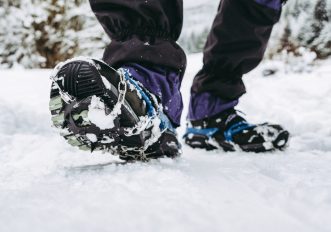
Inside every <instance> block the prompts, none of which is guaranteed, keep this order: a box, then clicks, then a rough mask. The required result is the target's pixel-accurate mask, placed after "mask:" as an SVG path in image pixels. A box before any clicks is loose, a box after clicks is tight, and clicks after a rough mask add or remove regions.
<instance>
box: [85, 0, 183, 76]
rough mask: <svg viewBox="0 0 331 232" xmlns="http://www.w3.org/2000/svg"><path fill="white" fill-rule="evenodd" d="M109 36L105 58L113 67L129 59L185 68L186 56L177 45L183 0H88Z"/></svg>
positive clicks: (174, 68) (135, 61)
mask: <svg viewBox="0 0 331 232" xmlns="http://www.w3.org/2000/svg"><path fill="white" fill-rule="evenodd" d="M90 4H91V7H92V10H93V12H94V13H95V15H96V17H97V18H98V20H99V21H100V23H101V25H102V26H103V28H104V29H105V31H106V33H107V34H108V35H109V37H110V38H111V39H112V42H111V43H110V45H109V46H108V47H107V49H106V51H105V53H104V60H105V61H106V62H107V63H108V64H110V65H112V66H115V67H120V66H121V65H122V64H126V63H129V62H131V63H132V62H133V63H139V64H144V63H146V64H155V65H162V66H165V67H169V68H171V69H173V70H177V71H180V72H182V73H183V72H184V71H185V67H186V56H185V54H184V52H183V50H182V49H181V48H180V47H179V46H178V45H177V44H176V42H175V41H176V40H177V39H178V37H179V35H180V33H181V30H182V24H183V2H182V0H153V1H146V0H135V1H133V0H131V1H130V0H90Z"/></svg>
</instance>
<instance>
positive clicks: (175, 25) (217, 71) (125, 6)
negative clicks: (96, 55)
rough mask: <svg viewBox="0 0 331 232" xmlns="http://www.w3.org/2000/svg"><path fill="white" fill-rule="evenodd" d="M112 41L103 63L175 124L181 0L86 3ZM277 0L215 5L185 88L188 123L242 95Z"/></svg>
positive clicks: (226, 0) (275, 16)
mask: <svg viewBox="0 0 331 232" xmlns="http://www.w3.org/2000/svg"><path fill="white" fill-rule="evenodd" d="M90 4H91V8H92V10H93V11H94V13H95V15H96V17H97V18H98V20H99V22H100V23H101V25H102V26H103V28H104V30H105V31H106V33H107V34H108V35H109V37H110V38H111V40H112V42H111V43H110V44H109V46H108V47H107V48H106V50H105V52H104V56H103V59H104V60H105V61H106V62H107V63H108V64H110V65H111V66H114V67H115V68H116V67H117V68H118V67H122V66H125V67H127V68H129V69H130V71H131V73H134V74H133V76H134V77H135V78H136V79H137V80H138V81H140V82H141V83H142V84H143V85H144V86H145V87H146V88H147V89H148V90H149V91H151V92H152V93H154V94H155V95H157V96H158V97H160V99H161V101H162V104H163V106H165V107H164V110H165V112H166V113H167V114H168V116H169V117H170V119H171V120H172V122H173V123H174V124H175V125H179V123H180V116H181V112H182V106H183V103H182V99H181V95H180V90H179V89H180V85H181V81H182V77H183V75H184V72H185V68H186V56H185V53H184V52H183V50H182V49H181V47H180V46H179V45H178V44H177V43H176V40H177V39H178V38H179V35H180V33H181V29H182V24H183V2H182V0H153V1H146V0H135V1H133V0H131V1H130V0H90ZM281 5H282V3H281V0H221V2H220V5H219V8H218V12H217V15H216V17H215V20H214V23H213V25H212V28H211V31H210V34H209V36H208V39H207V43H206V45H205V48H204V58H203V67H202V69H201V70H200V71H199V72H198V74H197V75H196V77H195V78H194V82H193V86H192V89H191V100H190V109H189V116H188V118H189V119H190V120H200V119H203V118H206V117H210V116H214V115H216V114H218V113H220V112H222V111H224V110H226V109H228V108H231V107H234V106H235V105H236V104H237V103H238V98H239V97H240V96H241V95H243V94H244V93H245V86H244V84H243V82H242V76H243V74H245V73H247V72H249V71H251V70H252V69H253V68H255V67H256V66H257V65H258V64H259V63H260V61H261V60H262V58H263V55H264V52H265V49H266V46H267V43H268V40H269V37H270V34H271V31H272V27H273V25H274V24H275V23H276V22H277V21H278V20H279V16H280V12H281Z"/></svg>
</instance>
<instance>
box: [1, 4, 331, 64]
mask: <svg viewBox="0 0 331 232" xmlns="http://www.w3.org/2000/svg"><path fill="white" fill-rule="evenodd" d="M193 2H195V4H194V3H193ZM218 3H219V1H216V0H204V1H198V2H197V1H192V0H184V11H185V12H184V16H185V19H184V27H183V33H182V36H181V38H180V39H179V43H180V44H181V45H182V46H183V47H184V49H185V50H186V52H188V53H197V52H201V51H202V49H203V46H204V43H205V41H206V36H207V34H208V31H209V28H210V26H211V23H212V21H213V18H214V16H215V14H216V11H217V6H218ZM330 20H331V0H289V1H288V3H287V4H286V6H285V7H284V9H283V14H282V18H281V21H280V23H278V24H277V26H276V27H275V29H274V31H273V34H272V38H271V41H270V44H269V48H268V51H267V53H266V59H280V60H286V59H289V57H290V58H295V57H309V60H310V61H309V62H313V61H316V60H322V59H326V58H328V57H330V56H331V23H330V22H329V21H330ZM109 42H110V41H109V39H108V37H107V36H106V34H105V33H104V32H103V30H102V28H101V26H100V25H99V24H98V22H97V20H96V18H95V17H94V15H93V13H92V11H91V10H90V6H89V3H88V0H70V1H69V0H0V68H53V67H54V66H55V65H56V64H57V63H58V62H59V61H63V60H66V59H68V58H71V57H73V56H79V55H84V56H95V57H101V55H102V52H103V48H104V47H105V46H106V45H107V44H108V43H109Z"/></svg>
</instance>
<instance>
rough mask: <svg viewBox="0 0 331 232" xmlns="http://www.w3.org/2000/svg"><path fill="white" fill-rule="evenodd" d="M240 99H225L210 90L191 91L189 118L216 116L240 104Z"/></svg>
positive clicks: (197, 118)
mask: <svg viewBox="0 0 331 232" xmlns="http://www.w3.org/2000/svg"><path fill="white" fill-rule="evenodd" d="M238 103H239V101H238V100H233V101H224V100H222V99H221V98H219V97H217V96H214V95H212V94H210V93H208V92H202V93H198V94H197V93H191V99H190V106H189V113H188V120H190V121H196V120H201V119H204V118H207V117H212V116H215V115H217V114H219V113H221V112H223V111H225V110H228V109H231V108H233V107H235V106H236V105H238Z"/></svg>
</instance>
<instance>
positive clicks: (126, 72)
mask: <svg viewBox="0 0 331 232" xmlns="http://www.w3.org/2000/svg"><path fill="white" fill-rule="evenodd" d="M122 71H123V73H124V77H125V79H126V80H127V81H129V82H130V83H131V84H132V85H133V86H134V87H135V88H136V89H137V90H138V92H139V94H140V95H141V97H142V99H143V100H144V101H145V102H146V106H147V114H148V116H149V117H153V116H155V115H156V111H155V108H154V106H153V103H152V101H151V99H150V98H149V97H148V95H147V94H146V93H145V91H144V90H143V89H142V88H141V87H140V86H139V84H138V83H137V82H136V81H135V80H134V79H132V78H131V74H130V73H129V70H128V69H122Z"/></svg>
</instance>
